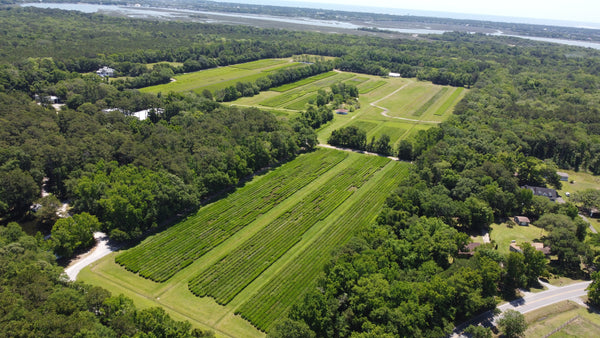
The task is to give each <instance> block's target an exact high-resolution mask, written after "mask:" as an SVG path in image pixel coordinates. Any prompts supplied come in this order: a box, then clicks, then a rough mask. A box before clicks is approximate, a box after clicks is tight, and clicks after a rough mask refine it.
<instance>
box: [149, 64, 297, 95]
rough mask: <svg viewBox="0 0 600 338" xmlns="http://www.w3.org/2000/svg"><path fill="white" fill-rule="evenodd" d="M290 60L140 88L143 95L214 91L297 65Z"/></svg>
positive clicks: (186, 76)
mask: <svg viewBox="0 0 600 338" xmlns="http://www.w3.org/2000/svg"><path fill="white" fill-rule="evenodd" d="M290 61H291V59H265V60H259V61H252V62H247V63H241V64H237V65H231V66H226V67H219V68H211V69H205V70H201V71H197V72H193V73H188V74H183V75H177V76H175V82H171V83H166V84H161V85H156V86H150V87H146V88H141V89H140V91H141V92H143V93H158V92H163V93H168V92H183V91H191V90H193V91H196V92H201V91H203V90H204V89H209V90H211V91H214V90H215V89H222V88H226V87H228V86H231V85H235V84H236V83H237V82H248V81H255V80H256V79H258V78H260V77H263V76H266V75H267V74H268V73H269V72H272V71H275V70H277V69H281V68H286V67H293V66H296V65H298V63H296V62H290Z"/></svg>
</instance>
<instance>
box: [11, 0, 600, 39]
mask: <svg viewBox="0 0 600 338" xmlns="http://www.w3.org/2000/svg"><path fill="white" fill-rule="evenodd" d="M21 6H23V7H38V8H55V9H64V10H74V11H80V12H84V13H97V12H116V13H120V14H123V15H126V16H128V17H131V18H164V19H177V18H188V19H189V18H191V16H195V17H194V20H196V21H202V22H210V23H219V22H225V21H230V20H226V19H223V20H215V19H209V18H198V17H196V16H197V15H210V16H212V17H215V16H216V17H222V18H244V19H251V20H264V21H275V22H282V23H290V24H299V25H309V26H319V27H329V28H343V29H358V28H361V27H364V26H360V25H357V24H354V23H350V22H344V21H335V20H317V19H310V18H287V17H279V16H270V15H260V14H241V13H235V14H234V13H222V12H209V11H195V10H186V9H173V8H151V7H136V6H116V5H96V4H79V3H25V4H22V5H21ZM377 28H378V29H382V30H389V31H394V32H399V33H405V34H443V33H445V32H447V31H445V30H438V29H428V28H392V27H385V26H377ZM491 35H495V36H511V37H517V38H522V39H530V40H535V41H543V42H551V43H558V44H563V45H569V46H578V47H586V48H594V49H600V43H594V42H588V41H579V40H564V39H553V38H543V37H533V36H521V35H511V34H504V33H503V32H496V33H493V34H491Z"/></svg>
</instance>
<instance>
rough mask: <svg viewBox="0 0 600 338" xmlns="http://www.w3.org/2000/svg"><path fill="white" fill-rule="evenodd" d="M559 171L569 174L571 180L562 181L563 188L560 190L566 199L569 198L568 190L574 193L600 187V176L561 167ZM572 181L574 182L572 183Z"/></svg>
mask: <svg viewBox="0 0 600 338" xmlns="http://www.w3.org/2000/svg"><path fill="white" fill-rule="evenodd" d="M559 171H562V172H565V173H567V174H569V182H562V189H560V190H558V192H559V194H560V195H561V196H562V197H563V199H565V200H568V197H566V196H565V193H566V192H570V193H573V192H577V191H581V190H586V189H600V176H594V175H592V174H589V173H585V172H575V171H572V170H563V169H559ZM571 181H573V183H570V182H571Z"/></svg>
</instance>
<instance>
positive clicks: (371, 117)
mask: <svg viewBox="0 0 600 338" xmlns="http://www.w3.org/2000/svg"><path fill="white" fill-rule="evenodd" d="M325 74H326V75H327V76H325ZM325 74H321V75H318V76H316V77H312V78H308V79H304V80H301V81H298V82H294V83H290V84H288V85H285V86H281V87H279V88H276V90H278V91H275V90H270V91H265V92H262V93H260V94H259V95H256V96H254V97H245V98H240V99H238V100H237V101H235V102H232V103H231V104H233V105H241V106H259V107H264V108H268V109H285V111H286V112H287V113H288V115H289V116H292V115H293V113H292V112H293V111H301V110H304V109H306V105H307V104H308V102H309V101H310V100H313V99H314V98H315V97H316V91H317V90H319V89H321V88H323V89H329V86H331V84H333V83H338V82H345V83H349V84H354V85H356V86H357V87H358V89H359V93H360V97H359V103H360V109H357V110H356V111H354V112H351V113H349V114H348V115H335V116H334V120H333V121H332V122H331V123H329V124H327V125H325V126H324V127H323V128H321V129H320V130H319V131H318V138H319V142H320V143H326V142H327V138H328V137H329V135H331V132H332V131H333V130H335V129H338V128H341V127H345V126H350V125H353V126H359V127H361V128H363V129H364V130H365V131H366V132H367V139H368V140H370V139H371V138H372V137H373V136H375V137H376V138H378V137H380V136H381V135H383V134H387V135H388V136H390V139H391V142H392V143H393V145H394V146H395V145H396V144H397V143H398V142H399V141H400V140H402V139H407V138H411V137H413V136H414V135H415V134H416V133H418V132H419V131H420V130H425V129H428V128H430V127H431V126H433V125H436V124H437V123H439V122H441V121H444V120H445V119H447V118H448V117H449V116H450V115H451V113H452V110H453V109H454V106H455V105H456V104H457V103H458V101H460V99H462V97H463V96H464V95H465V92H466V91H465V90H464V88H455V87H448V86H438V85H434V84H432V83H430V82H420V81H416V80H415V79H402V78H381V77H379V76H371V75H364V74H354V73H344V72H330V73H325ZM331 74H333V75H331ZM382 113H385V114H386V115H387V116H386V115H383V114H382Z"/></svg>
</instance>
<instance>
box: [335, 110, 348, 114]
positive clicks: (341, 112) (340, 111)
mask: <svg viewBox="0 0 600 338" xmlns="http://www.w3.org/2000/svg"><path fill="white" fill-rule="evenodd" d="M335 113H336V114H340V115H348V109H336V110H335Z"/></svg>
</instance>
